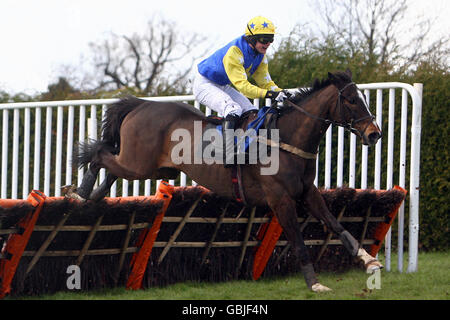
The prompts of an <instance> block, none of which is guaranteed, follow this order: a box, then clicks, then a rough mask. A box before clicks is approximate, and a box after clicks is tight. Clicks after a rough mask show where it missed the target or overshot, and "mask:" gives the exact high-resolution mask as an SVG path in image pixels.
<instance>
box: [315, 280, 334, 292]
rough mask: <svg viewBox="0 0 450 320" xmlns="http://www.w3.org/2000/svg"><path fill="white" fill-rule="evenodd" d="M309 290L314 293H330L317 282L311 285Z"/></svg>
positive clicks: (328, 289)
mask: <svg viewBox="0 0 450 320" xmlns="http://www.w3.org/2000/svg"><path fill="white" fill-rule="evenodd" d="M311 290H312V291H314V292H330V291H332V290H331V289H330V288H328V287H325V286H324V285H323V284H320V283H319V282H317V283H315V284H313V285H312V287H311Z"/></svg>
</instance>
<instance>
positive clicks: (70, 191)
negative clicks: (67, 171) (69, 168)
mask: <svg viewBox="0 0 450 320" xmlns="http://www.w3.org/2000/svg"><path fill="white" fill-rule="evenodd" d="M76 190H77V188H76V187H75V186H74V185H66V186H63V187H61V192H62V194H63V195H64V197H65V198H66V199H73V200H77V201H80V202H85V201H86V199H84V198H83V197H81V196H80V195H79V194H78V193H76Z"/></svg>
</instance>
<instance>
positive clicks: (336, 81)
mask: <svg viewBox="0 0 450 320" xmlns="http://www.w3.org/2000/svg"><path fill="white" fill-rule="evenodd" d="M328 78H329V80H330V82H331V83H332V84H333V85H334V86H335V87H336V88H337V89H338V97H337V101H336V107H335V110H334V112H332V117H333V118H334V119H333V120H334V121H335V122H336V123H337V124H338V125H341V126H343V127H345V128H347V129H349V130H350V131H351V132H353V133H355V134H356V135H357V136H359V137H360V138H361V141H362V143H363V144H364V145H373V144H375V143H377V141H378V139H380V138H381V130H380V128H379V127H378V125H377V123H376V122H375V117H374V116H373V115H372V114H371V113H370V111H369V106H368V105H367V103H366V100H365V98H364V95H363V94H362V92H361V91H360V90H359V89H358V88H357V86H356V84H355V83H354V82H352V73H351V71H350V70H349V69H347V70H346V71H345V72H338V73H334V74H333V73H328Z"/></svg>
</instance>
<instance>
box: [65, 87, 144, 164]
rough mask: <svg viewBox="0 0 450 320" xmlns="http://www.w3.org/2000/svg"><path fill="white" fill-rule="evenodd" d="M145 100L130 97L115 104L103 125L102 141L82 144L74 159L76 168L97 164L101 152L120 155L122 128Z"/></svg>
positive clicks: (108, 112) (108, 111)
mask: <svg viewBox="0 0 450 320" xmlns="http://www.w3.org/2000/svg"><path fill="white" fill-rule="evenodd" d="M144 102H145V100H142V99H138V98H136V97H133V96H128V97H126V98H123V99H121V100H120V101H118V102H116V103H113V104H112V105H111V106H110V107H109V108H108V110H107V111H106V114H105V119H104V120H103V124H102V139H101V140H97V141H96V140H91V141H89V142H81V143H80V144H79V148H78V150H76V151H75V152H76V153H77V154H76V155H75V157H74V160H75V161H76V162H75V163H74V165H75V166H77V167H79V168H82V167H85V166H87V165H88V164H89V163H91V162H92V164H94V163H95V161H96V159H98V156H99V154H100V153H101V152H109V153H112V154H118V153H119V151H120V126H121V124H122V121H123V119H125V117H126V115H127V114H128V113H130V112H131V111H133V110H134V109H136V108H137V107H138V106H139V105H141V104H142V103H144ZM92 164H91V165H92Z"/></svg>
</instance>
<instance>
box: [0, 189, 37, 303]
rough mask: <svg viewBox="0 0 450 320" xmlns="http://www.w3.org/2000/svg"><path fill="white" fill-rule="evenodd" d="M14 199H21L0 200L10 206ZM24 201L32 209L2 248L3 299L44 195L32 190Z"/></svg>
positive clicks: (0, 284) (0, 283)
mask: <svg viewBox="0 0 450 320" xmlns="http://www.w3.org/2000/svg"><path fill="white" fill-rule="evenodd" d="M14 201H15V204H17V203H18V202H20V201H21V200H9V201H8V200H2V206H3V205H4V207H12V206H13V205H14V204H13V202H14ZM26 201H27V202H29V203H30V204H31V205H32V206H33V207H34V209H33V210H32V211H30V212H29V213H28V214H27V215H26V216H25V217H24V218H22V219H21V220H20V221H19V223H18V227H19V233H14V234H11V235H10V236H9V238H8V241H7V242H6V245H5V246H4V248H3V249H2V255H3V258H2V259H1V260H0V299H3V298H4V297H5V296H6V295H7V294H9V293H10V292H11V282H12V280H13V278H14V275H15V273H16V270H17V267H18V265H19V262H20V259H21V258H22V254H23V252H24V251H25V248H26V246H27V244H28V241H29V240H30V236H31V233H32V232H33V229H34V226H35V224H36V221H37V219H38V217H39V213H40V212H41V210H42V207H43V205H44V202H45V195H44V194H43V193H41V192H40V191H38V190H33V191H32V192H31V193H30V195H29V196H28V199H27V200H26Z"/></svg>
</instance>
